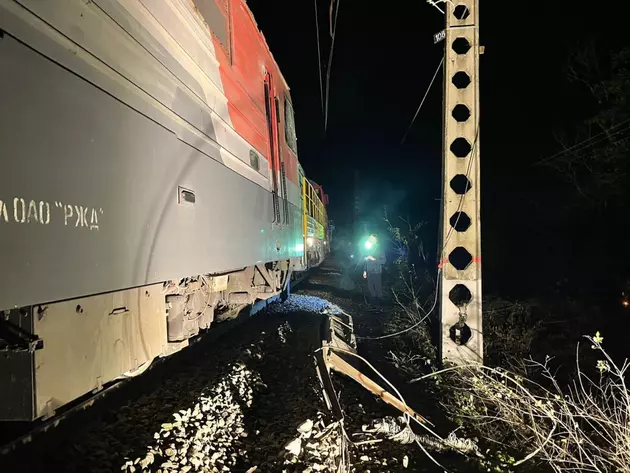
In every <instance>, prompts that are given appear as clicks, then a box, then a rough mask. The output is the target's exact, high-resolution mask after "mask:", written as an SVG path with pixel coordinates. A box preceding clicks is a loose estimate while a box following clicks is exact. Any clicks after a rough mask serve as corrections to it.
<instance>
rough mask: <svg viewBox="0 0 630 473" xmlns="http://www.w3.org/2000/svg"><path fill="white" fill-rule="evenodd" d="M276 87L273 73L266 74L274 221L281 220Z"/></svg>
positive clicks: (266, 106) (266, 110)
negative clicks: (274, 86) (274, 87)
mask: <svg viewBox="0 0 630 473" xmlns="http://www.w3.org/2000/svg"><path fill="white" fill-rule="evenodd" d="M274 95H275V94H274V89H273V82H272V78H271V74H269V73H267V74H266V75H265V112H266V115H267V130H268V134H269V160H270V162H269V164H270V166H271V194H272V198H273V223H276V224H279V223H281V222H280V201H279V195H278V194H279V186H278V181H279V177H280V176H279V174H280V173H279V169H280V166H279V160H278V158H279V156H278V155H279V142H278V111H277V106H276V101H275V100H274Z"/></svg>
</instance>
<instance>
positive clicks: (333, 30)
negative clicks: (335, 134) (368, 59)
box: [324, 0, 341, 133]
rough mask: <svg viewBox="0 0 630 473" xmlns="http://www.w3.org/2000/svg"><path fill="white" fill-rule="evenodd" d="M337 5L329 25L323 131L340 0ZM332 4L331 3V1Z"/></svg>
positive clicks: (325, 128) (325, 121) (325, 126)
mask: <svg viewBox="0 0 630 473" xmlns="http://www.w3.org/2000/svg"><path fill="white" fill-rule="evenodd" d="M333 1H334V0H333ZM336 1H337V5H336V8H335V15H334V19H333V21H332V25H331V31H332V41H331V43H330V53H329V54H328V67H327V68H326V97H325V108H324V133H325V132H326V130H328V103H329V97H330V71H331V69H332V60H333V53H334V51H335V38H336V36H337V19H338V17H339V4H340V3H341V0H336ZM331 6H332V3H331Z"/></svg>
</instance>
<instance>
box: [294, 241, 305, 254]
mask: <svg viewBox="0 0 630 473" xmlns="http://www.w3.org/2000/svg"><path fill="white" fill-rule="evenodd" d="M295 251H300V252H302V251H304V243H298V244H297V245H295Z"/></svg>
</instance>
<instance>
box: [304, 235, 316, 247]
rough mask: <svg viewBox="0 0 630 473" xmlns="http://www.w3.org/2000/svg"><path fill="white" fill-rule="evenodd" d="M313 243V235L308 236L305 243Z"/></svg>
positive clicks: (309, 244) (311, 244)
mask: <svg viewBox="0 0 630 473" xmlns="http://www.w3.org/2000/svg"><path fill="white" fill-rule="evenodd" d="M314 243H315V240H314V239H313V237H308V238H307V239H306V244H307V245H308V246H313V244H314Z"/></svg>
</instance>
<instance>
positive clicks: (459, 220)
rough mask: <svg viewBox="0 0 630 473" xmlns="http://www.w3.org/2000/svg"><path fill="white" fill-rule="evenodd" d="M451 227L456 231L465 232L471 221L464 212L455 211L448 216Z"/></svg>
mask: <svg viewBox="0 0 630 473" xmlns="http://www.w3.org/2000/svg"><path fill="white" fill-rule="evenodd" d="M449 221H450V223H451V227H453V228H454V229H455V231H456V232H465V231H466V230H468V229H469V228H470V225H471V224H472V221H471V220H470V217H469V216H468V214H467V213H466V212H455V213H454V214H453V215H451V218H450V220H449Z"/></svg>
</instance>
